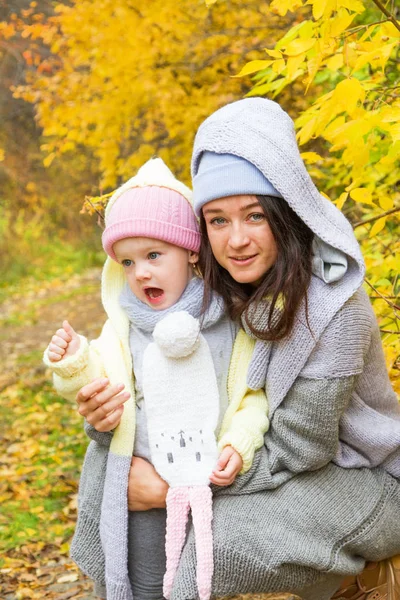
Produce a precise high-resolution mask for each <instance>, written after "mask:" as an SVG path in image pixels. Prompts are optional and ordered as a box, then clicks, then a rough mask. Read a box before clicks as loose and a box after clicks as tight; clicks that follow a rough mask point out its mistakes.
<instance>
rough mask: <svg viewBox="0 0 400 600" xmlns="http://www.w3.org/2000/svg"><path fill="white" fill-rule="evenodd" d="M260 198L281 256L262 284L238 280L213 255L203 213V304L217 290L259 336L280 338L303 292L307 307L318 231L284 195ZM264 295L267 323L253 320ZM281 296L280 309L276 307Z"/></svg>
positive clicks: (287, 330) (290, 324)
mask: <svg viewBox="0 0 400 600" xmlns="http://www.w3.org/2000/svg"><path fill="white" fill-rule="evenodd" d="M257 199H258V201H259V203H260V206H261V208H262V210H263V212H264V214H265V216H266V218H267V221H268V223H269V226H270V228H271V231H272V234H273V236H274V238H275V242H276V245H277V259H276V262H275V263H274V264H273V265H272V267H271V268H270V269H269V270H268V271H267V272H266V273H265V275H264V277H263V279H262V281H261V282H260V283H259V284H258V285H257V287H254V285H250V284H242V283H238V282H237V281H235V280H234V279H233V278H232V276H231V275H230V274H229V273H228V271H227V270H226V269H224V268H223V267H221V265H220V264H218V262H217V261H216V259H215V258H214V255H213V253H212V250H211V246H210V241H209V239H208V235H207V226H206V222H205V219H204V217H203V214H201V215H200V230H201V234H202V245H201V249H200V256H199V263H198V265H199V268H200V271H201V273H202V275H203V277H204V282H205V294H204V305H205V306H207V305H208V301H209V298H210V295H211V293H212V290H215V291H216V292H218V293H219V294H220V295H221V296H222V297H223V299H224V301H225V305H226V307H227V311H228V314H229V316H230V317H231V319H233V320H238V319H239V318H240V317H241V316H242V315H244V318H245V322H246V324H247V326H248V328H249V329H250V331H251V332H252V334H253V335H255V336H256V337H257V338H259V339H263V340H280V339H282V338H284V337H286V336H287V335H289V334H290V332H291V330H292V328H293V324H294V319H295V316H296V313H297V310H298V308H299V306H300V304H301V302H302V300H303V298H305V302H306V305H305V306H306V311H307V289H308V286H309V283H310V279H311V260H312V241H313V237H314V234H313V232H312V231H311V229H310V228H309V227H307V225H306V224H305V223H303V221H302V220H301V219H300V217H299V216H298V215H297V214H296V213H295V212H294V210H292V209H291V208H290V206H289V205H288V203H287V202H286V201H285V200H283V199H282V198H276V197H272V196H257ZM263 299H267V302H266V303H265V306H266V308H265V311H267V315H266V316H267V327H266V328H263V329H259V328H257V323H255V322H251V313H252V312H253V310H250V311H249V309H250V307H251V306H252V308H254V307H255V306H256V307H257V305H258V304H259V303H260V302H261V301H262V300H263ZM277 301H278V305H277V309H279V310H277V311H275V312H274V309H275V305H276V304H277ZM264 315H265V312H264ZM257 320H258V317H257ZM262 321H265V319H262Z"/></svg>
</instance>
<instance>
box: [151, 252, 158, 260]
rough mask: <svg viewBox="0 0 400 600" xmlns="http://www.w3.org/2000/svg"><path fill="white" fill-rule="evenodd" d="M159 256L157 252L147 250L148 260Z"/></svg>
mask: <svg viewBox="0 0 400 600" xmlns="http://www.w3.org/2000/svg"><path fill="white" fill-rule="evenodd" d="M159 256H160V253H159V252H149V259H150V260H156V258H158V257H159Z"/></svg>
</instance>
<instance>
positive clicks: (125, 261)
mask: <svg viewBox="0 0 400 600" xmlns="http://www.w3.org/2000/svg"><path fill="white" fill-rule="evenodd" d="M132 264H133V263H132V261H131V260H129V258H125V259H124V260H123V261H122V262H121V265H122V266H123V267H130V266H131V265H132Z"/></svg>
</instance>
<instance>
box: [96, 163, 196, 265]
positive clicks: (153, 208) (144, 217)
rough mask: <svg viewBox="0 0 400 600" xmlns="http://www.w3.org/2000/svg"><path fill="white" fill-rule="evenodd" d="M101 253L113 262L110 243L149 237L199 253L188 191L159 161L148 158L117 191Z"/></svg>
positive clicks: (107, 217) (108, 210)
mask: <svg viewBox="0 0 400 600" xmlns="http://www.w3.org/2000/svg"><path fill="white" fill-rule="evenodd" d="M105 225H106V227H105V230H104V231H103V236H102V241H103V247H104V250H105V251H106V252H107V254H108V255H109V256H110V257H111V258H112V259H113V260H116V256H115V253H114V251H113V244H115V242H117V241H118V240H121V239H124V238H128V237H150V238H155V239H159V240H163V241H165V242H168V243H170V244H174V245H176V246H180V247H182V248H187V249H188V250H193V251H194V252H198V250H199V248H200V233H199V228H198V224H197V221H196V218H195V216H194V213H193V209H192V205H191V191H190V190H189V189H188V188H187V187H186V186H185V185H184V184H183V183H181V182H180V181H178V180H177V179H175V177H174V176H173V174H172V173H171V171H170V170H169V169H168V167H167V166H166V165H165V163H164V162H163V161H162V160H161V158H155V159H150V160H149V161H147V163H145V164H144V165H143V166H142V167H141V168H140V169H139V171H138V173H137V175H136V176H135V177H132V178H131V179H129V181H127V182H126V183H124V185H122V186H121V187H120V188H118V189H117V190H116V191H115V192H114V194H113V195H112V197H111V198H110V201H109V202H108V204H107V207H106V211H105Z"/></svg>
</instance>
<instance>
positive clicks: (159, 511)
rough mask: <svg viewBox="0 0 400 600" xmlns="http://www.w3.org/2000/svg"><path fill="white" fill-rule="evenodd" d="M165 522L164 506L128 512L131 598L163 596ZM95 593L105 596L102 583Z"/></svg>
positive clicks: (158, 598) (141, 599)
mask: <svg viewBox="0 0 400 600" xmlns="http://www.w3.org/2000/svg"><path fill="white" fill-rule="evenodd" d="M165 522H166V511H165V509H163V508H154V509H152V510H146V511H139V512H130V513H129V523H128V573H129V579H130V582H131V586H132V594H133V600H163V593H162V589H163V577H164V573H165ZM95 593H96V594H97V595H98V596H99V597H100V598H106V595H105V589H104V588H103V587H100V586H96V590H95Z"/></svg>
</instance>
